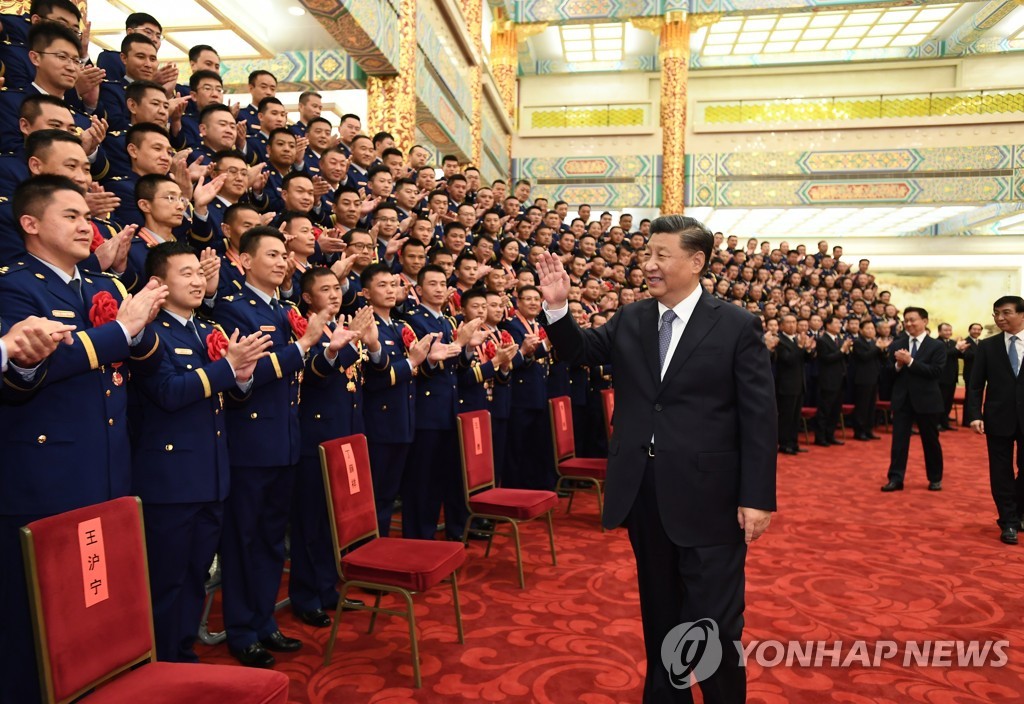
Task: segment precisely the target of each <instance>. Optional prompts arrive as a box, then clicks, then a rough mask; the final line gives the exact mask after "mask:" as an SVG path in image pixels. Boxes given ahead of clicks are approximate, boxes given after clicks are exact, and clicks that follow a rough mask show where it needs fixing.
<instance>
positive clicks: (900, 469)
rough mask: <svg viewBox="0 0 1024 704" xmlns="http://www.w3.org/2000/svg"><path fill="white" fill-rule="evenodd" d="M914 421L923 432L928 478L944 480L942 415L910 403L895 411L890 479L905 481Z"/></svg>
mask: <svg viewBox="0 0 1024 704" xmlns="http://www.w3.org/2000/svg"><path fill="white" fill-rule="evenodd" d="M914 423H917V429H918V431H919V432H920V434H921V447H922V448H923V449H924V467H925V472H926V474H927V475H928V481H930V482H939V481H942V446H941V445H940V444H939V430H938V423H939V416H938V414H937V413H917V412H915V411H914V409H913V408H911V407H910V405H909V404H908V405H907V406H905V407H903V408H899V409H893V413H892V450H891V452H890V455H889V479H890V480H892V481H894V482H901V483H902V482H903V477H904V476H905V475H906V473H907V454H908V453H909V452H910V430H911V428H912V427H913V425H914Z"/></svg>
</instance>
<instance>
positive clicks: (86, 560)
mask: <svg viewBox="0 0 1024 704" xmlns="http://www.w3.org/2000/svg"><path fill="white" fill-rule="evenodd" d="M78 550H79V554H80V555H81V557H82V585H83V588H84V591H85V608H89V607H90V606H94V605H95V604H98V603H100V602H101V601H106V600H107V599H109V598H110V593H109V592H108V591H107V554H106V552H105V551H104V549H103V524H102V521H101V519H99V518H92V519H90V520H88V521H82V522H81V523H79V524H78Z"/></svg>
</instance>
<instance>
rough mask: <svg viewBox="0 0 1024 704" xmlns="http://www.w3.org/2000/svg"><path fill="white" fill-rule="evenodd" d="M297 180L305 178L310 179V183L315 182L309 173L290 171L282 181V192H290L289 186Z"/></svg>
mask: <svg viewBox="0 0 1024 704" xmlns="http://www.w3.org/2000/svg"><path fill="white" fill-rule="evenodd" d="M289 134H291V133H289ZM297 178H305V179H309V180H310V181H312V180H313V177H312V176H310V175H309V172H308V171H290V172H289V173H287V174H286V175H285V177H284V178H283V179H281V190H282V191H286V190H288V186H289V185H290V184H291V182H292V181H294V180H295V179H297Z"/></svg>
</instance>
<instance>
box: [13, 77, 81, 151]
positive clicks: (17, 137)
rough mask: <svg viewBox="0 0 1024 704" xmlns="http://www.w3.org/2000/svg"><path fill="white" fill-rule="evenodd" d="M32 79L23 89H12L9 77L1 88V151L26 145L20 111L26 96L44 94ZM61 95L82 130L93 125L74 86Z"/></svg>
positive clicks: (76, 124) (77, 125)
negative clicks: (19, 125)
mask: <svg viewBox="0 0 1024 704" xmlns="http://www.w3.org/2000/svg"><path fill="white" fill-rule="evenodd" d="M34 77H35V74H34V73H33V78H34ZM31 80H32V79H29V81H30V82H29V84H28V85H26V86H25V87H24V88H23V89H22V90H11V89H10V88H9V86H11V85H13V84H12V82H11V81H10V79H7V83H6V86H7V87H4V88H3V89H0V151H3V152H13V151H15V150H17V149H21V148H23V147H24V146H25V136H24V135H23V134H22V133H21V129H20V128H19V127H18V112H19V111H20V110H21V104H22V103H23V102H25V98H27V97H29V96H30V95H42V93H41V92H40V91H39V90H38V89H37V88H36V87H35V86H33V85H32V84H31ZM59 97H61V98H63V99H64V102H65V103H67V104H68V107H69V108H70V109H71V118H72V119H73V120H74V122H75V126H76V127H78V128H79V129H80V130H82V131H85V130H87V129H89V128H90V127H92V120H91V119H89V116H88V115H86V114H85V113H84V112H83V111H82V106H81V101H78V100H77V95H75V90H74V88H72V89H71V90H69V91H68V92H67V93H65V94H64V95H63V96H59Z"/></svg>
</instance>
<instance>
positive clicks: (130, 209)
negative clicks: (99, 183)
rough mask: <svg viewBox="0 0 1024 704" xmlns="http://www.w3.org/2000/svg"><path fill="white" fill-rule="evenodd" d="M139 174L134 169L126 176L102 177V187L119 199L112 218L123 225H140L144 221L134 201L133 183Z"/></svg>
mask: <svg viewBox="0 0 1024 704" xmlns="http://www.w3.org/2000/svg"><path fill="white" fill-rule="evenodd" d="M138 180H139V175H138V174H137V173H135V172H134V171H131V172H129V173H128V175H127V176H111V177H110V178H106V179H103V188H104V189H106V190H107V191H110V192H111V193H113V194H114V195H116V196H117V197H118V198H120V199H121V204H120V205H119V206H117V210H115V211H114V213H113V216H114V220H116V221H117V222H119V223H122V224H123V225H141V224H142V223H144V222H146V219H145V218H144V217H142V211H141V210H139V206H138V205H137V204H136V201H135V184H136V183H137V182H138Z"/></svg>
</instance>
